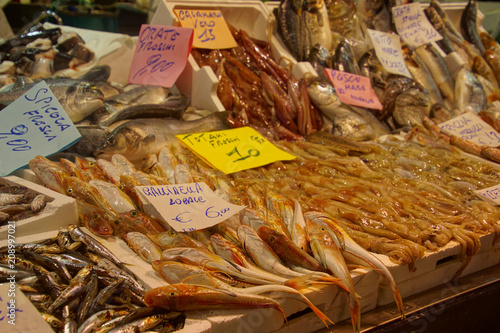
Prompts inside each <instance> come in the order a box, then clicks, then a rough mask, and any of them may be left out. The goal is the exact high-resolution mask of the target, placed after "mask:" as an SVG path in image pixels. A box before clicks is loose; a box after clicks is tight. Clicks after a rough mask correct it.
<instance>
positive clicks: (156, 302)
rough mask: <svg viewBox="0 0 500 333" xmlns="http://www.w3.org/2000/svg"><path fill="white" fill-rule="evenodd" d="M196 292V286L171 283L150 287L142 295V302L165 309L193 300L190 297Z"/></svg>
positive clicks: (173, 308) (177, 306) (180, 305)
mask: <svg viewBox="0 0 500 333" xmlns="http://www.w3.org/2000/svg"><path fill="white" fill-rule="evenodd" d="M195 293H196V287H195V286H193V285H187V284H171V285H169V286H162V287H158V288H153V289H150V290H148V291H147V292H146V294H145V295H144V302H145V303H146V305H147V306H151V307H160V308H163V309H167V310H174V311H175V310H176V309H180V308H183V305H184V304H183V303H184V302H187V301H193V300H194V299H190V297H186V296H194V294H195Z"/></svg>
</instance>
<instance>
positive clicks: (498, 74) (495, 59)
mask: <svg viewBox="0 0 500 333" xmlns="http://www.w3.org/2000/svg"><path fill="white" fill-rule="evenodd" d="M484 59H485V60H486V62H487V63H488V65H489V66H490V67H491V69H492V71H493V73H494V75H495V78H496V82H497V85H498V83H499V82H500V58H499V56H498V55H497V54H496V53H495V52H494V51H492V50H486V51H484Z"/></svg>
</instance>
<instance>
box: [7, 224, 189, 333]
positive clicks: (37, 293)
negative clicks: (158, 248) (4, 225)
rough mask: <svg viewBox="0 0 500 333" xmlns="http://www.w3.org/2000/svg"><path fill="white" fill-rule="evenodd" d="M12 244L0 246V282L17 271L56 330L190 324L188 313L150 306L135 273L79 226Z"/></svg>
mask: <svg viewBox="0 0 500 333" xmlns="http://www.w3.org/2000/svg"><path fill="white" fill-rule="evenodd" d="M11 245H13V248H14V249H15V256H14V259H12V257H11V256H10V255H8V254H11V253H12V252H11V250H10V249H11V248H12V247H11ZM11 245H9V246H4V247H2V248H0V253H1V254H2V258H1V260H0V261H1V262H0V270H1V274H0V283H4V282H7V278H8V277H9V276H11V274H15V276H16V283H17V286H18V288H19V289H20V290H21V291H22V292H23V293H24V295H25V296H26V297H27V298H28V299H29V300H30V301H31V302H32V303H33V305H34V306H35V307H36V308H37V309H38V311H39V312H40V314H41V316H42V318H43V319H44V320H45V321H47V323H49V325H50V326H51V327H52V328H53V329H54V331H56V332H65V333H66V332H67V333H70V332H81V333H90V332H108V331H110V332H111V331H112V332H139V331H141V332H143V331H147V330H154V331H158V332H171V331H175V330H178V329H180V328H182V326H183V325H184V317H183V315H182V313H180V312H167V311H165V310H163V309H161V308H153V307H148V306H146V305H145V304H144V295H145V293H146V291H145V289H144V287H143V286H142V285H141V284H140V283H139V282H138V280H137V279H136V277H135V276H134V274H133V273H132V272H130V270H129V269H128V268H127V267H126V266H125V265H124V264H123V263H122V262H121V261H120V260H119V259H118V258H117V257H116V256H114V255H113V254H112V253H111V252H110V251H109V250H108V249H107V248H105V247H104V246H102V245H101V243H99V242H98V241H97V240H96V239H94V238H93V237H92V236H90V235H88V234H86V233H85V232H83V231H82V230H81V229H80V228H79V227H77V226H75V225H70V226H68V228H67V230H61V231H59V232H58V233H57V235H56V236H54V237H52V238H48V239H43V240H39V241H36V242H33V243H17V244H11ZM11 266H14V267H11Z"/></svg>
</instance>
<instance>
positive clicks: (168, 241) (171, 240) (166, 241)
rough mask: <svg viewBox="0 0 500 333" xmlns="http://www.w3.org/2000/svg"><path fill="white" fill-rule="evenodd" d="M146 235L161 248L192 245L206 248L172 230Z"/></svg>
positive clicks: (191, 238)
mask: <svg viewBox="0 0 500 333" xmlns="http://www.w3.org/2000/svg"><path fill="white" fill-rule="evenodd" d="M148 237H149V238H150V239H151V240H152V241H153V242H154V243H155V244H156V245H157V246H158V247H159V248H160V249H161V250H166V249H171V248H174V247H193V248H200V249H206V246H205V245H203V244H202V243H201V242H199V241H197V240H196V239H194V238H193V237H190V236H188V235H186V234H184V233H182V232H176V231H174V230H170V231H165V232H161V233H157V234H148Z"/></svg>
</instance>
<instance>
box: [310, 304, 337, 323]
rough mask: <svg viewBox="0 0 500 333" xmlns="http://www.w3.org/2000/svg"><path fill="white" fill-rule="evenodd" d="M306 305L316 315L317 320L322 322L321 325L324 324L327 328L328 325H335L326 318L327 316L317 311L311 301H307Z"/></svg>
mask: <svg viewBox="0 0 500 333" xmlns="http://www.w3.org/2000/svg"><path fill="white" fill-rule="evenodd" d="M306 299H307V298H306ZM306 303H307V305H308V306H309V308H310V309H311V310H312V311H313V312H314V313H315V314H316V316H318V318H319V319H320V320H321V321H322V322H323V324H325V326H326V327H328V323H330V324H333V325H335V323H334V322H333V321H332V320H331V319H330V318H328V316H327V315H325V314H324V313H323V312H322V311H321V310H320V309H318V308H317V307H316V305H314V304H313V303H312V302H311V301H309V300H308V299H307V301H306Z"/></svg>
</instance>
